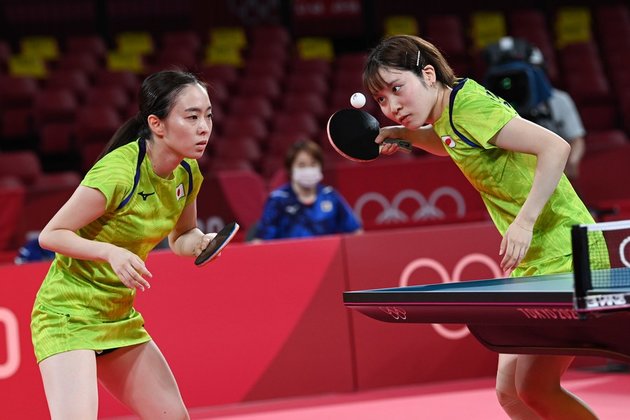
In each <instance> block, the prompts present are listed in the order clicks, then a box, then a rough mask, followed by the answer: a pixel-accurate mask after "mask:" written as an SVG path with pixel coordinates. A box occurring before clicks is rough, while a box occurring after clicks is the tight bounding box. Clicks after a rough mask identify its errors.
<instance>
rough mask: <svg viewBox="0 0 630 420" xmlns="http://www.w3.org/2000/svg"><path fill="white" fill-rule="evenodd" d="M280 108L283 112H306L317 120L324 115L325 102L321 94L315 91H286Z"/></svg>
mask: <svg viewBox="0 0 630 420" xmlns="http://www.w3.org/2000/svg"><path fill="white" fill-rule="evenodd" d="M282 109H284V111H285V112H308V113H311V114H312V115H314V116H315V117H316V118H317V119H318V120H320V121H321V120H322V119H323V118H324V117H325V113H326V110H327V107H326V102H325V101H324V98H323V97H322V96H321V95H318V94H316V93H305V92H302V93H286V94H285V95H284V98H283V100H282Z"/></svg>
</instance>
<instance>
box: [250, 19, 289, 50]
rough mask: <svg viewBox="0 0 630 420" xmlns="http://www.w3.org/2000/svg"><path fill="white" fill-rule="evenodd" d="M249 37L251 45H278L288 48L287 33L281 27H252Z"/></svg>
mask: <svg viewBox="0 0 630 420" xmlns="http://www.w3.org/2000/svg"><path fill="white" fill-rule="evenodd" d="M249 35H250V36H249V38H250V40H251V41H250V43H251V44H252V45H256V44H261V45H280V46H282V47H284V48H288V47H289V45H290V43H291V35H290V34H289V31H288V30H287V29H286V28H285V27H284V26H281V25H258V26H253V27H252V28H251V29H250V33H249Z"/></svg>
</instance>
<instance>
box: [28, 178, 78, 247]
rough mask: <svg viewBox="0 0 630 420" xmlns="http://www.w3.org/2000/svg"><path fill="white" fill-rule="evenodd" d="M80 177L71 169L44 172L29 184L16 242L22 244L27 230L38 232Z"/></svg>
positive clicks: (67, 197) (72, 189) (72, 190)
mask: <svg viewBox="0 0 630 420" xmlns="http://www.w3.org/2000/svg"><path fill="white" fill-rule="evenodd" d="M80 182H81V177H80V176H79V174H77V173H75V172H71V171H66V172H59V173H54V174H45V175H44V176H41V177H40V178H39V179H38V180H37V182H35V183H34V184H32V185H31V186H29V188H28V189H27V193H26V200H25V203H24V212H23V214H22V217H21V218H20V221H19V223H18V227H17V233H16V239H17V241H18V242H17V244H18V245H22V244H23V243H24V242H25V241H26V238H27V235H28V234H29V232H34V231H35V232H38V231H40V230H42V229H43V228H44V226H45V225H46V223H48V221H49V220H50V219H51V218H52V217H53V216H54V215H55V213H57V211H58V210H59V208H61V206H62V205H63V204H64V203H65V202H66V201H67V200H68V199H69V198H70V196H71V195H72V193H73V192H74V190H76V188H77V187H78V186H79V183H80Z"/></svg>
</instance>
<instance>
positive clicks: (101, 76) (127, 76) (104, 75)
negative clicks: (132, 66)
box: [94, 69, 140, 100]
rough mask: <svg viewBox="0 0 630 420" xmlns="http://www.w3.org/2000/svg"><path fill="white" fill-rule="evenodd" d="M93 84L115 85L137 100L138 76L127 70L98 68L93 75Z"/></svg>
mask: <svg viewBox="0 0 630 420" xmlns="http://www.w3.org/2000/svg"><path fill="white" fill-rule="evenodd" d="M94 85H95V86H115V87H119V88H123V89H125V91H126V92H127V95H128V96H129V97H130V98H132V99H134V100H137V97H138V92H139V90H140V80H139V79H138V76H137V75H135V74H134V73H132V72H129V71H111V70H107V69H102V70H100V71H99V72H98V73H97V74H96V75H95V77H94Z"/></svg>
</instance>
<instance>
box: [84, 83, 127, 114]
mask: <svg viewBox="0 0 630 420" xmlns="http://www.w3.org/2000/svg"><path fill="white" fill-rule="evenodd" d="M84 105H85V106H94V105H98V106H108V107H112V108H114V109H115V110H116V112H118V114H119V115H120V116H121V117H122V116H124V115H125V112H126V108H127V106H128V105H129V97H128V96H127V92H125V90H124V89H123V88H120V87H116V86H92V87H90V89H89V90H88V91H87V92H86V95H85V101H84Z"/></svg>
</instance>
